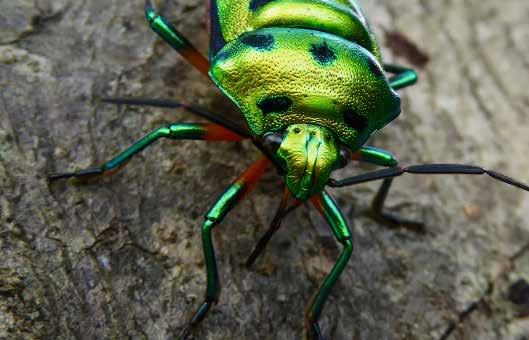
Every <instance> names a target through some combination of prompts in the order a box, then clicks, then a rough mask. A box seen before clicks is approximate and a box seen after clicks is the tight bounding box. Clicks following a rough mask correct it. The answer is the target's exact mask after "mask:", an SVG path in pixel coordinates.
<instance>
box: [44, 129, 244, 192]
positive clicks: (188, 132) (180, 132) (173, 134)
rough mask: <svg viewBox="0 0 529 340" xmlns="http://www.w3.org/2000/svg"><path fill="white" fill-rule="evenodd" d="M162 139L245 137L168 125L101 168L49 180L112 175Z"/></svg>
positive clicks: (60, 174)
mask: <svg viewBox="0 0 529 340" xmlns="http://www.w3.org/2000/svg"><path fill="white" fill-rule="evenodd" d="M160 138H170V139H188V140H206V141H239V140H242V139H244V137H242V136H239V135H237V134H235V133H233V132H232V131H230V130H228V129H226V128H224V127H222V126H220V125H216V124H179V123H175V124H168V125H166V126H162V127H160V128H158V129H156V130H154V131H152V132H151V133H149V134H148V135H146V136H145V137H143V138H142V139H140V140H139V141H137V142H136V143H134V144H133V145H132V146H131V147H129V148H128V149H126V150H125V151H123V152H122V153H120V154H119V155H117V156H116V157H114V158H112V159H111V160H109V161H107V162H105V163H103V165H101V166H99V167H94V168H88V169H83V170H78V171H74V172H58V173H53V174H50V175H49V176H48V179H49V180H50V181H55V180H59V179H66V178H72V177H74V178H79V179H87V178H91V177H95V176H101V175H111V174H113V173H114V172H116V171H118V170H119V169H121V168H122V167H123V166H125V164H126V163H127V162H128V161H129V160H130V159H131V158H132V157H133V156H134V155H136V154H138V153H139V152H141V151H142V150H143V149H145V148H146V147H148V146H149V145H151V144H152V143H154V142H155V141H157V140H158V139H160Z"/></svg>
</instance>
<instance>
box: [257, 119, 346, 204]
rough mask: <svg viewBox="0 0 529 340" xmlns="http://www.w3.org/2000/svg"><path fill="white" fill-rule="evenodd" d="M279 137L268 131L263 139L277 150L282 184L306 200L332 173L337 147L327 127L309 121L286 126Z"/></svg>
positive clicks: (319, 188) (299, 198)
mask: <svg viewBox="0 0 529 340" xmlns="http://www.w3.org/2000/svg"><path fill="white" fill-rule="evenodd" d="M280 138H281V137H280V136H278V135H275V134H269V135H267V136H265V142H266V143H268V144H271V146H272V147H273V148H274V146H275V149H277V151H276V152H275V156H276V157H277V158H278V160H279V161H280V162H281V163H282V164H283V169H284V171H285V183H286V185H287V187H288V189H289V190H290V192H291V193H292V194H293V195H294V197H296V198H297V199H298V200H301V201H306V200H307V199H309V198H310V197H311V196H313V195H314V194H317V193H319V192H321V191H322V190H323V188H324V187H325V184H326V183H327V181H328V179H329V176H330V174H331V172H332V171H333V170H334V169H336V168H338V167H339V165H340V149H339V147H338V144H337V142H336V139H335V136H334V135H333V133H332V132H330V131H329V130H328V129H326V128H324V127H322V126H318V125H310V124H294V125H291V126H289V127H288V128H287V129H286V130H285V132H284V135H283V137H282V140H280Z"/></svg>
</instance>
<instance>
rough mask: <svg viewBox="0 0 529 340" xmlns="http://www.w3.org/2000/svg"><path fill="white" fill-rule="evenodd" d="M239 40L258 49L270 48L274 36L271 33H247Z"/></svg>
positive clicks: (272, 44)
mask: <svg viewBox="0 0 529 340" xmlns="http://www.w3.org/2000/svg"><path fill="white" fill-rule="evenodd" d="M241 42H242V43H243V44H245V45H247V46H251V47H253V48H255V49H258V50H267V51H269V50H271V49H272V47H274V37H273V36H272V35H271V34H248V35H245V36H244V37H242V39H241Z"/></svg>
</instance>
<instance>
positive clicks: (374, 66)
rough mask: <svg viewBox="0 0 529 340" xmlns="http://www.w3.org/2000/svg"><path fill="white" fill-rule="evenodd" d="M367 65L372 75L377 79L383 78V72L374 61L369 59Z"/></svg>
mask: <svg viewBox="0 0 529 340" xmlns="http://www.w3.org/2000/svg"><path fill="white" fill-rule="evenodd" d="M368 65H369V69H370V70H371V73H373V74H374V75H375V76H377V77H378V78H382V77H384V72H382V69H381V68H380V66H379V65H378V64H377V62H376V61H374V60H373V59H369V61H368Z"/></svg>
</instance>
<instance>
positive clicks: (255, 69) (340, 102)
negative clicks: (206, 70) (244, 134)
mask: <svg viewBox="0 0 529 340" xmlns="http://www.w3.org/2000/svg"><path fill="white" fill-rule="evenodd" d="M210 76H211V78H212V79H213V80H214V81H215V83H216V84H217V86H218V87H219V88H220V89H221V90H222V91H223V92H224V93H225V94H226V95H227V96H228V97H230V98H231V99H232V100H233V101H234V102H235V103H236V104H237V105H238V106H239V107H240V108H241V110H242V112H243V114H244V116H245V119H246V121H247V122H248V125H249V127H250V129H251V130H252V132H253V133H254V134H256V135H258V136H261V135H263V134H264V133H266V132H270V131H281V130H282V129H285V128H286V127H288V126H290V125H292V124H299V123H305V124H316V125H321V126H325V127H327V128H329V129H330V130H331V131H332V132H334V133H335V134H336V136H337V137H338V138H339V139H340V140H341V141H342V143H344V144H345V145H347V146H349V147H350V148H351V149H356V148H357V147H359V146H360V145H362V144H363V143H364V142H365V140H366V139H367V138H368V137H369V135H371V133H373V132H374V131H375V130H377V129H379V128H381V127H382V126H384V125H385V124H386V123H387V122H389V121H390V120H392V119H394V118H395V117H396V116H397V115H398V114H399V112H400V100H399V97H398V95H397V94H396V93H395V92H394V91H393V90H392V89H391V88H390V87H389V84H388V82H387V78H386V77H385V75H384V73H383V71H382V69H381V67H380V65H379V63H378V61H377V60H376V59H375V57H374V56H373V55H372V54H371V53H370V52H369V51H368V50H366V49H365V48H363V47H362V46H360V45H358V44H356V43H353V42H351V41H348V40H346V39H344V38H341V37H339V36H336V35H332V34H329V33H324V32H319V31H314V30H308V29H296V28H264V29H259V30H256V31H252V32H248V33H245V34H243V35H242V36H240V37H239V38H238V39H236V40H233V41H231V42H230V43H228V44H227V45H226V46H224V48H222V50H221V51H220V52H219V53H218V54H217V56H216V58H214V59H213V60H212V64H211V68H210Z"/></svg>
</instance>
